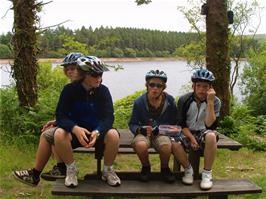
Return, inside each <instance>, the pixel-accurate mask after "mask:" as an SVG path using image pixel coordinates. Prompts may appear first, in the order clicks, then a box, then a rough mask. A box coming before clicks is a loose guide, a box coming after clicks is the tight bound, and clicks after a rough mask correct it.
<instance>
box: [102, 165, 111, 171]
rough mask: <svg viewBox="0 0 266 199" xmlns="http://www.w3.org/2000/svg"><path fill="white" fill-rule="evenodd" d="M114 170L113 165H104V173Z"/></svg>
mask: <svg viewBox="0 0 266 199" xmlns="http://www.w3.org/2000/svg"><path fill="white" fill-rule="evenodd" d="M112 169H113V165H111V166H106V165H103V172H107V171H111V170H112Z"/></svg>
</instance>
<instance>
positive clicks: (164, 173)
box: [161, 167, 175, 183]
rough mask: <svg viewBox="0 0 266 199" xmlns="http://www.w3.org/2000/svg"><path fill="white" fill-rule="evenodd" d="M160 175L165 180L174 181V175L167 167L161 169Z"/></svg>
mask: <svg viewBox="0 0 266 199" xmlns="http://www.w3.org/2000/svg"><path fill="white" fill-rule="evenodd" d="M161 175H162V178H163V180H164V181H165V182H168V183H173V182H174V181H175V175H174V174H173V173H172V171H171V170H170V168H169V167H167V168H163V169H161Z"/></svg>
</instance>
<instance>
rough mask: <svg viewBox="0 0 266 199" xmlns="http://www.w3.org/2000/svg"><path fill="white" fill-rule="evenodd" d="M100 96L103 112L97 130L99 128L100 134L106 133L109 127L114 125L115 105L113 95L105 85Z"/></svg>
mask: <svg viewBox="0 0 266 199" xmlns="http://www.w3.org/2000/svg"><path fill="white" fill-rule="evenodd" d="M100 97H101V100H100V102H101V108H102V109H101V110H102V113H101V118H100V121H99V123H98V126H97V127H96V129H95V130H98V131H99V132H100V134H105V133H106V132H107V131H108V130H109V129H111V128H112V127H113V123H114V107H113V100H112V96H111V94H110V91H109V89H108V88H106V87H105V89H102V91H101V93H100Z"/></svg>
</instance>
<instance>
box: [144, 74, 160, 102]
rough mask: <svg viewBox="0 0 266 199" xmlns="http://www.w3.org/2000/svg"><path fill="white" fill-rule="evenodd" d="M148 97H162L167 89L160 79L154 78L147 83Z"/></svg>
mask: <svg viewBox="0 0 266 199" xmlns="http://www.w3.org/2000/svg"><path fill="white" fill-rule="evenodd" d="M146 86H147V91H148V95H149V96H150V97H152V98H156V97H158V96H160V95H161V93H162V91H163V90H164V88H165V84H164V82H163V81H162V80H161V79H160V78H152V79H150V80H149V81H148V82H147V83H146Z"/></svg>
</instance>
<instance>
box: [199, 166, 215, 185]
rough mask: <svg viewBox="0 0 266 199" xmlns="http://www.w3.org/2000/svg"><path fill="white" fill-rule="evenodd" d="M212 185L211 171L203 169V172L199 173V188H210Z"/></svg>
mask: <svg viewBox="0 0 266 199" xmlns="http://www.w3.org/2000/svg"><path fill="white" fill-rule="evenodd" d="M212 185H213V182H212V171H206V170H203V172H202V174H201V182H200V188H201V189H210V188H212Z"/></svg>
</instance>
